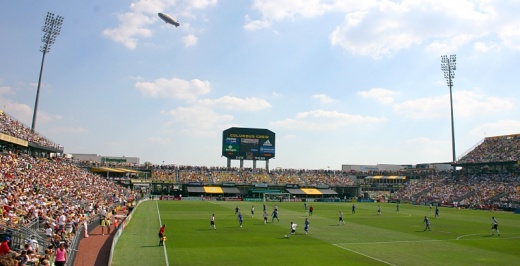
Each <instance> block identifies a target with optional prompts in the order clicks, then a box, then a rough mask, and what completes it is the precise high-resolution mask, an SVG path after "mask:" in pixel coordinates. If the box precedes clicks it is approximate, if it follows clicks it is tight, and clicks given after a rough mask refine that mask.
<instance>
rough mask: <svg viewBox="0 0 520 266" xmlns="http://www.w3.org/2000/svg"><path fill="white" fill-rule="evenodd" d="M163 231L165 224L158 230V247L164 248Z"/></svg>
mask: <svg viewBox="0 0 520 266" xmlns="http://www.w3.org/2000/svg"><path fill="white" fill-rule="evenodd" d="M164 229H166V224H163V226H161V228H159V246H164Z"/></svg>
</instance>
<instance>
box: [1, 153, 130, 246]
mask: <svg viewBox="0 0 520 266" xmlns="http://www.w3.org/2000/svg"><path fill="white" fill-rule="evenodd" d="M0 165H1V168H0V207H1V209H2V215H1V218H2V219H0V229H2V230H4V231H3V232H2V233H3V234H6V233H8V232H15V231H16V230H19V231H24V229H25V231H24V232H27V229H28V228H27V227H28V226H29V225H30V224H32V223H37V224H38V227H37V228H39V230H37V231H35V232H34V233H35V234H37V235H43V236H46V238H43V237H42V239H45V240H44V243H40V245H41V246H42V247H45V248H56V246H57V244H58V243H64V242H65V243H68V242H69V241H70V238H71V237H72V235H73V234H74V233H75V232H76V231H77V230H78V229H79V228H81V227H82V225H83V224H84V223H83V222H84V221H85V222H87V223H88V222H90V219H91V218H93V217H94V216H96V215H98V214H100V213H101V214H103V213H104V214H105V215H106V213H107V212H108V211H110V210H111V209H112V208H114V206H116V205H120V204H124V203H125V202H127V201H129V200H131V199H132V198H133V197H135V195H134V194H133V192H132V191H130V190H128V189H124V188H122V187H120V186H118V185H116V184H114V183H113V182H111V181H108V180H106V179H104V178H101V177H99V176H97V175H94V174H91V173H88V172H86V171H84V170H83V169H81V168H78V167H76V166H74V165H72V164H70V163H68V162H67V161H65V160H62V159H60V158H55V159H44V158H34V157H31V156H26V155H17V154H14V153H11V152H4V153H1V154H0ZM26 241H29V239H26ZM12 249H13V250H14V251H15V252H16V253H13V254H8V255H7V256H18V255H20V254H21V252H22V251H23V247H12ZM43 250H44V248H41V249H40V251H42V252H43ZM40 255H41V256H44V255H45V254H40ZM4 256H5V254H4Z"/></svg>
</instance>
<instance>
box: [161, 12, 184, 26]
mask: <svg viewBox="0 0 520 266" xmlns="http://www.w3.org/2000/svg"><path fill="white" fill-rule="evenodd" d="M157 15H159V17H160V18H161V19H162V20H164V22H166V23H169V24H172V25H174V26H175V27H179V26H180V25H181V24H179V22H177V20H175V19H174V18H172V17H171V16H170V15H168V14H164V13H158V14H157Z"/></svg>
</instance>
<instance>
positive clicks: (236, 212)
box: [235, 206, 240, 215]
mask: <svg viewBox="0 0 520 266" xmlns="http://www.w3.org/2000/svg"><path fill="white" fill-rule="evenodd" d="M239 211H240V208H238V206H236V207H235V215H237V214H238V212H239Z"/></svg>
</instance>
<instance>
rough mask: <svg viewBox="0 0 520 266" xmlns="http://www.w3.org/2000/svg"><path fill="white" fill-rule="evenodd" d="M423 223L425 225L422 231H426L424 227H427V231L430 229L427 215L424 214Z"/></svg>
mask: <svg viewBox="0 0 520 266" xmlns="http://www.w3.org/2000/svg"><path fill="white" fill-rule="evenodd" d="M423 223H424V224H425V225H426V227H425V228H424V231H426V229H428V231H430V220H428V217H426V216H424V220H423Z"/></svg>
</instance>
